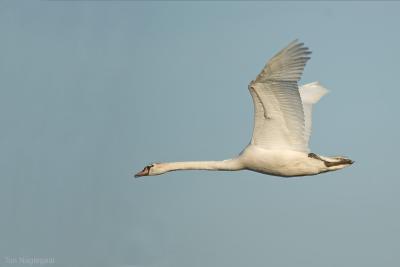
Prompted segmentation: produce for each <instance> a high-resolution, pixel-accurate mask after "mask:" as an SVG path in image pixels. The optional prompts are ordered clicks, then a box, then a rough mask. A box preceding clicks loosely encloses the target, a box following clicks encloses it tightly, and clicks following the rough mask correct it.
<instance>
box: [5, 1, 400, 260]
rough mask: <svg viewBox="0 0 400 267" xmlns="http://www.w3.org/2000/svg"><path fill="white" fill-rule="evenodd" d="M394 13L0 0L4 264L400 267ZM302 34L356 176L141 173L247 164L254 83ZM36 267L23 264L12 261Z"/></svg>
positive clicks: (262, 5) (321, 7) (316, 137)
mask: <svg viewBox="0 0 400 267" xmlns="http://www.w3.org/2000/svg"><path fill="white" fill-rule="evenodd" d="M399 13H400V3H399V2H358V1H356V2H322V3H318V2H279V3H278V2H215V3H214V2H162V1H161V2H137V1H119V2H113V1H85V2H80V1H1V2H0V36H1V38H0V39H1V41H0V124H1V131H0V175H1V179H0V208H1V210H0V211H1V215H0V216H1V217H0V218H1V220H0V257H1V258H0V266H10V265H11V264H7V262H6V257H38V258H49V257H50V258H54V259H55V262H56V263H55V264H54V265H53V266H66V267H69V266H74V267H75V266H76V267H80V266H82V267H87V266H90V267H91V266H93V267H94V266H96V267H97V266H98V267H102V266H105V267H109V266H110V267H122V266H125V267H128V266H131V267H132V266H135V267H188V266H190V267H204V266H208V267H242V266H250V267H258V266H260V267H261V266H274V267H293V266H296V267H321V266H324V267H336V266H337V267H369V266H371V267H372V266H374V267H375V266H385V267H392V266H393V267H394V266H400V255H399V249H400V241H399V240H400V213H399V204H400V177H399V176H400V175H399V174H398V168H399V166H400V163H399V157H398V155H399V152H398V151H399V149H400V145H399V144H400V141H399V136H400V127H399V120H398V115H399V112H400V105H399V97H400V93H399V92H400V91H399V82H398V79H399V62H400V53H399V47H400V35H399V25H400V16H399ZM295 38H299V39H300V40H301V41H303V42H305V43H306V45H307V46H309V47H310V48H311V50H312V51H313V54H312V59H311V60H310V61H309V63H308V64H307V66H306V69H305V72H304V75H303V79H302V80H301V83H307V82H312V81H315V80H319V81H320V82H321V83H322V84H323V85H325V86H326V87H327V88H329V89H330V94H329V95H327V96H326V97H324V98H323V99H322V100H321V102H320V103H319V104H318V105H317V106H316V107H315V109H314V115H313V125H314V130H313V135H312V138H311V148H312V151H313V152H315V153H319V154H322V155H346V156H349V157H350V158H352V159H354V160H355V161H356V164H354V165H353V166H352V167H350V168H347V169H345V170H342V171H339V172H332V173H327V174H323V175H318V176H312V177H302V178H292V179H285V178H279V177H273V176H267V175H262V174H258V173H253V172H249V171H242V172H234V173H225V172H200V171H192V172H174V173H169V174H166V175H163V176H158V177H149V178H146V179H136V180H135V179H134V178H133V174H134V173H135V172H137V171H139V170H141V169H142V167H143V166H144V165H146V164H147V163H150V162H154V161H175V160H214V159H224V158H229V157H232V156H234V155H236V154H237V153H239V152H240V151H241V150H242V149H243V148H244V147H245V146H246V145H247V144H248V142H249V140H250V138H251V132H252V122H253V121H252V120H253V117H252V116H253V106H252V101H251V97H250V95H249V93H248V91H247V84H248V82H249V81H250V80H252V79H254V77H255V76H256V75H257V74H258V73H259V71H260V70H261V68H262V67H263V66H264V64H265V62H266V61H267V59H268V58H270V57H271V56H272V55H273V54H274V53H276V52H277V51H278V50H280V49H281V48H283V47H284V46H286V45H287V44H288V43H289V42H290V41H292V40H293V39H295ZM20 265H21V266H26V265H23V264H13V265H12V266H20Z"/></svg>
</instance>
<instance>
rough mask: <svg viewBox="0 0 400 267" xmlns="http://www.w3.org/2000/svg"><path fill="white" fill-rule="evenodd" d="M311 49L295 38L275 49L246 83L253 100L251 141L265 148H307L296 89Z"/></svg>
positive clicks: (302, 113) (301, 110)
mask: <svg viewBox="0 0 400 267" xmlns="http://www.w3.org/2000/svg"><path fill="white" fill-rule="evenodd" d="M309 54H311V52H310V51H309V50H308V48H307V47H305V46H304V44H303V43H298V42H297V40H295V41H293V42H291V43H290V44H289V45H288V46H287V47H286V48H284V49H282V50H281V51H280V52H278V53H277V54H276V55H275V56H274V57H273V58H272V59H270V60H269V62H268V63H267V64H266V65H265V67H264V69H263V70H262V71H261V73H260V74H259V75H258V76H257V78H256V80H255V81H252V82H251V83H250V85H249V90H250V94H251V96H252V97H253V103H254V129H253V138H252V142H251V143H252V144H255V145H258V146H261V147H263V148H266V149H290V150H298V151H308V147H307V142H306V140H305V122H304V112H303V104H302V102H301V97H300V93H299V89H298V84H297V82H298V80H299V79H300V77H301V75H302V73H303V70H304V67H305V64H306V62H307V60H309V59H310V57H309V56H308V55H309Z"/></svg>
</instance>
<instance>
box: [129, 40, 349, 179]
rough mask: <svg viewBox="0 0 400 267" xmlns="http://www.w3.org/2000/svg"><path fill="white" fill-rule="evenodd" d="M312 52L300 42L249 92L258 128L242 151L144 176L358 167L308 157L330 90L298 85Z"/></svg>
mask: <svg viewBox="0 0 400 267" xmlns="http://www.w3.org/2000/svg"><path fill="white" fill-rule="evenodd" d="M310 54H311V52H310V50H309V49H308V48H307V47H305V46H304V44H303V43H299V42H298V41H297V40H296V41H293V42H291V43H290V44H289V45H288V46H287V47H286V48H284V49H282V50H281V51H280V52H279V53H277V54H276V55H275V56H274V57H272V59H270V60H269V61H268V63H267V64H266V65H265V67H264V68H263V70H262V71H261V73H260V74H259V75H258V76H257V77H256V79H255V80H254V81H252V82H251V83H250V84H249V86H248V89H249V91H250V94H251V96H252V98H253V104H254V128H253V136H252V139H251V142H250V144H249V145H248V146H247V147H246V148H245V149H244V150H243V151H242V153H241V154H240V155H239V156H237V157H235V158H233V159H229V160H223V161H190V162H171V163H154V164H151V165H148V166H146V167H145V168H144V169H143V170H142V171H141V172H139V173H137V174H136V177H139V176H148V175H159V174H162V173H165V172H168V171H175V170H225V171H234V170H243V169H247V170H252V171H256V172H261V173H265V174H271V175H278V176H287V177H289V176H302V175H315V174H318V173H322V172H327V171H334V170H338V169H342V168H344V167H346V166H349V165H351V164H352V163H353V161H352V160H350V159H347V158H345V157H323V156H318V155H316V154H314V153H309V151H310V149H309V146H308V144H309V138H310V135H311V126H312V116H311V115H312V106H313V105H314V104H315V103H317V102H318V101H319V100H320V98H321V97H322V96H324V95H325V94H326V93H327V92H328V90H327V89H325V88H324V87H323V86H322V85H321V84H320V83H319V82H313V83H309V84H306V85H303V86H301V87H300V88H299V87H298V84H297V83H298V81H299V80H300V77H301V75H302V73H303V70H304V67H305V64H306V63H307V61H308V60H309V59H310V57H309V55H310Z"/></svg>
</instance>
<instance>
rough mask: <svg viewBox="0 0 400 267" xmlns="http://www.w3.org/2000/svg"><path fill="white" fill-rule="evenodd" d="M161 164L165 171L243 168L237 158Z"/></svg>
mask: <svg viewBox="0 0 400 267" xmlns="http://www.w3.org/2000/svg"><path fill="white" fill-rule="evenodd" d="M161 164H162V167H163V169H164V170H165V172H169V171H178V170H208V171H238V170H242V169H243V165H242V164H241V162H240V161H239V159H238V158H234V159H227V160H221V161H183V162H167V163H161Z"/></svg>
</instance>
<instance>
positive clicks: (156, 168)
mask: <svg viewBox="0 0 400 267" xmlns="http://www.w3.org/2000/svg"><path fill="white" fill-rule="evenodd" d="M167 171H168V170H166V169H165V168H163V164H161V163H152V164H149V165H147V166H146V167H144V168H143V170H141V171H140V172H138V173H136V174H135V178H138V177H142V176H153V175H159V174H163V173H165V172H167Z"/></svg>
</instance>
